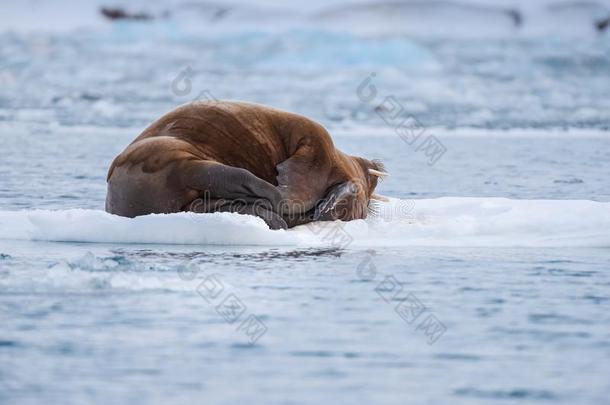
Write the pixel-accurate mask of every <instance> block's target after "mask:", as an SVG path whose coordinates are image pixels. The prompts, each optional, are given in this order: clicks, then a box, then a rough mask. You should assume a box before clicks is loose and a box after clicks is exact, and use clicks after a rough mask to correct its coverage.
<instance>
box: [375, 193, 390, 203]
mask: <svg viewBox="0 0 610 405" xmlns="http://www.w3.org/2000/svg"><path fill="white" fill-rule="evenodd" d="M371 200H377V201H383V202H390V199H389V198H388V197H386V196H383V195H380V194H371Z"/></svg>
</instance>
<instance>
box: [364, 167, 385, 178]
mask: <svg viewBox="0 0 610 405" xmlns="http://www.w3.org/2000/svg"><path fill="white" fill-rule="evenodd" d="M369 173H370V174H372V175H373V176H377V177H381V178H383V177H386V176H389V174H388V173H385V172H380V171H379V170H375V169H369Z"/></svg>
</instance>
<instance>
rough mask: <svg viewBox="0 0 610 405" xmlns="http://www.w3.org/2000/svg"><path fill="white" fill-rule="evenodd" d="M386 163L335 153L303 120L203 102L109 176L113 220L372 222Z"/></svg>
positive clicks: (118, 161)
mask: <svg viewBox="0 0 610 405" xmlns="http://www.w3.org/2000/svg"><path fill="white" fill-rule="evenodd" d="M385 175H386V173H385V172H384V168H383V165H382V163H381V162H379V161H377V160H367V159H364V158H361V157H357V156H349V155H347V154H345V153H343V152H341V151H339V150H338V149H337V148H335V146H334V144H333V141H332V138H331V136H330V134H329V133H328V132H327V130H326V129H325V128H324V127H323V126H322V125H320V124H318V123H317V122H315V121H313V120H311V119H309V118H306V117H304V116H301V115H298V114H294V113H290V112H286V111H281V110H278V109H275V108H271V107H267V106H263V105H259V104H253V103H246V102H236V101H198V102H193V103H189V104H186V105H183V106H180V107H178V108H176V109H174V110H172V111H170V112H169V113H167V114H165V115H164V116H162V117H161V118H159V119H158V120H157V121H155V122H154V123H152V124H151V125H150V126H149V127H148V128H146V129H145V130H144V132H142V133H141V134H140V135H139V136H138V137H137V138H136V139H135V140H134V141H133V142H132V143H131V144H130V145H128V146H127V148H126V149H125V150H124V151H123V152H121V153H120V154H119V155H118V156H117V157H116V158H115V159H114V161H113V162H112V164H111V166H110V169H109V170H108V177H107V182H108V190H107V195H106V211H107V212H109V213H111V214H116V215H120V216H125V217H135V216H139V215H146V214H153V213H174V212H183V211H191V212H199V213H203V212H223V211H229V212H238V213H242V214H250V215H256V216H258V217H261V218H262V219H263V220H264V221H265V222H266V223H267V225H268V226H269V227H270V228H272V229H286V228H291V227H294V226H297V225H301V224H305V223H308V222H312V221H330V220H337V219H339V220H343V221H349V220H353V219H363V218H366V216H367V213H368V212H369V211H370V210H371V208H372V205H373V204H374V201H375V200H384V199H385V198H384V197H382V196H379V195H376V194H375V193H374V191H375V188H376V187H377V183H378V179H379V178H380V177H383V176H385Z"/></svg>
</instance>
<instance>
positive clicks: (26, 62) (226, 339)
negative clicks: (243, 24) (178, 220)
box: [0, 22, 610, 404]
mask: <svg viewBox="0 0 610 405" xmlns="http://www.w3.org/2000/svg"><path fill="white" fill-rule="evenodd" d="M609 49H610V48H609V42H608V37H607V36H603V35H602V36H590V37H586V38H580V39H575V38H548V37H545V38H519V39H514V38H513V39H511V38H508V39H507V38H500V39H497V38H486V39H480V38H479V39H453V40H448V39H445V40H439V39H428V40H422V39H409V38H406V37H404V36H396V37H390V38H388V37H387V36H383V37H380V38H366V39H362V38H361V37H359V36H358V35H355V34H350V33H339V34H338V33H330V32H325V31H324V30H319V29H318V28H316V29H315V30H314V29H311V30H302V29H299V30H292V31H288V32H285V31H282V32H281V33H274V32H271V33H270V32H258V33H257V32H242V33H238V34H235V33H230V34H227V33H221V34H218V33H215V34H214V35H210V36H202V35H201V34H197V35H193V34H188V35H187V34H185V33H183V32H182V31H181V29H180V27H179V26H178V27H177V26H176V25H174V24H172V23H171V22H168V23H160V24H158V25H154V24H153V25H143V26H139V25H137V24H136V25H133V24H119V25H116V26H113V27H111V28H107V29H105V30H103V31H102V32H98V31H95V30H93V31H87V30H84V31H75V32H69V33H64V32H55V33H35V34H32V33H24V32H19V31H16V32H2V33H0V73H1V76H0V78H1V83H2V87H1V88H0V140H1V143H2V146H1V147H2V150H1V155H0V210H2V211H3V212H4V211H13V210H28V211H31V210H35V209H53V210H64V209H69V208H87V209H103V202H104V197H105V176H106V169H107V167H108V165H109V163H110V162H111V160H112V159H113V157H114V156H115V155H116V154H117V153H118V152H120V151H121V150H122V149H123V148H124V146H125V145H127V144H128V143H129V142H130V141H131V140H132V139H133V138H134V137H135V136H137V135H138V133H139V131H141V130H142V129H143V127H144V126H146V125H147V124H148V123H150V122H151V121H152V120H154V119H155V118H157V117H158V116H159V115H160V114H162V113H163V112H165V111H167V110H169V109H170V108H172V107H174V106H175V105H177V104H180V103H184V102H189V101H191V100H193V99H195V98H198V97H199V98H201V97H207V95H208V94H211V95H212V96H214V97H218V98H239V99H245V100H249V101H254V102H261V103H266V104H270V105H274V106H276V107H281V108H285V109H289V110H292V111H296V112H300V113H302V114H305V115H309V116H311V117H313V118H316V119H318V120H319V121H320V122H322V123H323V124H325V125H326V126H327V127H328V128H329V130H330V131H331V133H333V134H335V133H336V134H337V135H336V137H335V140H336V142H337V144H338V145H339V147H340V148H342V149H343V150H345V151H348V152H350V153H354V154H359V155H363V156H367V157H371V158H381V159H382V160H384V161H385V163H386V165H387V167H388V170H389V171H390V172H391V173H392V176H391V177H390V178H389V179H387V180H386V181H385V182H384V183H382V184H381V186H380V189H379V190H380V191H381V192H382V193H384V194H387V195H390V196H393V197H400V198H409V199H421V198H435V197H442V196H472V197H509V198H515V199H528V200H529V199H582V200H594V201H605V202H607V201H610V191H609V190H610V187H609V186H610V183H609V180H608V173H609V172H610V138H609V137H608V134H607V132H604V130H607V129H608V127H609V125H610V124H609V121H610V115H609V111H610V105H609V104H608V103H609V102H608V97H607V94H609V92H610V78H609V76H608V72H609V70H608V69H609V67H610V50H609ZM189 68H190V71H189V72H190V73H188V75H187V78H188V80H189V81H188V82H183V81H180V80H182V79H184V77H182V78H181V79H180V80H178V81H177V78H180V75H181V72H184V71H185V70H186V69H189ZM371 73H374V74H375V77H374V85H375V86H376V89H377V90H378V98H377V99H376V102H374V103H368V104H367V103H363V101H362V100H361V99H360V98H359V96H358V93H357V89H358V86H359V85H360V84H361V83H362V81H363V80H365V79H366V78H367V77H368V76H369V75H370V74H371ZM185 86H186V87H185ZM389 96H392V97H394V98H395V100H397V101H398V102H399V103H400V104H401V105H402V106H403V107H404V109H405V111H404V115H405V116H407V115H411V116H414V117H416V118H417V119H418V120H419V121H420V122H421V124H422V125H424V126H425V127H426V128H428V129H429V131H430V133H434V134H436V135H437V136H438V138H439V139H440V140H441V141H442V143H443V145H444V146H445V147H446V149H447V151H446V153H445V154H444V155H443V156H442V158H441V159H439V160H438V161H437V162H436V163H435V164H434V165H432V166H431V165H429V164H428V159H427V157H426V156H425V155H424V154H422V153H421V151H420V152H418V151H416V150H414V148H412V147H410V146H409V145H407V144H405V142H403V140H401V139H400V137H399V136H397V135H394V134H393V129H392V128H391V126H388V125H387V123H385V122H384V121H383V120H382V119H381V118H380V115H379V109H377V110H375V107H376V106H377V105H378V104H380V103H381V102H382V101H383V100H384V99H385V98H386V97H389ZM439 127H442V128H444V129H443V130H435V128H439ZM471 128H475V129H476V130H471ZM451 129H459V130H460V131H461V134H462V135H466V136H462V135H460V134H456V133H453V132H451V131H450V130H451ZM505 129H512V130H513V132H510V133H502V132H501V130H505ZM565 129H567V130H569V131H567V132H564V130H565ZM533 130H535V131H534V132H535V133H533V134H532V131H533ZM576 130H580V131H583V132H582V133H576V132H575V131H576ZM435 131H437V132H435ZM469 131H472V133H476V135H473V136H469V135H472V134H471V133H470V132H469ZM367 134H371V135H375V136H374V137H372V138H370V137H367ZM528 134H529V135H528ZM589 220H590V218H589ZM83 226H85V227H86V226H87V224H83ZM405 237H406V238H408V235H405ZM609 268H610V253H609V251H608V249H607V248H595V249H594V248H570V247H567V248H539V247H538V248H534V247H530V248H527V247H522V248H515V247H496V248H476V247H468V248H459V247H452V248H446V247H442V248H441V247H415V246H414V247H409V246H408V244H407V246H403V247H391V248H380V247H370V248H366V247H350V246H348V247H347V248H311V247H304V248H298V247H297V248H292V247H278V246H262V247H261V246H259V247H247V246H170V245H137V244H136V245H133V244H131V245H130V244H87V243H58V242H56V243H51V242H40V241H27V240H20V241H16V240H8V239H7V240H0V321H1V324H2V328H1V330H0V403H6V404H39V403H50V404H51V403H62V404H82V403H100V404H101V403H117V404H122V403H125V404H126V403H132V402H134V401H139V402H142V403H159V404H162V403H179V404H186V403H206V404H243V403H256V404H259V403H260V404H301V403H333V402H334V403H342V404H343V403H345V404H361V403H384V404H398V403H401V404H403V403H414V404H439V403H455V404H472V403H485V404H489V403H498V404H504V403H511V404H512V403H515V404H526V403H527V404H529V403H564V404H574V403H582V404H604V403H606V402H607V400H608V398H610V382H609V380H608V378H607V376H608V374H609V372H610V369H609V366H608V364H610V292H609V291H610V273H609V270H608V269H609ZM211 285H212V286H216V288H215V289H214V288H212V290H213V291H212V290H209V289H206V286H207V287H210V286H211ZM218 286H222V288H220V287H218ZM210 291H212V292H210ZM216 293H217V295H215V294H216ZM212 295H214V296H213V297H212ZM225 300H227V301H225ZM229 301H231V302H233V303H234V304H235V303H236V304H237V307H235V308H237V309H236V311H237V312H235V313H233V315H234V316H237V315H239V319H237V320H234V321H233V318H232V317H231V316H229V315H227V313H226V312H223V311H222V310H223V309H226V306H223V305H224V304H226V303H227V302H229ZM223 303H224V304H223ZM235 308H234V309H235ZM223 314H224V315H225V316H228V317H229V321H233V322H228V321H227V320H225V319H224V318H223ZM234 316H233V317H234ZM252 316H253V317H254V318H252ZM252 319H255V320H256V321H257V322H259V324H257V326H258V327H259V329H256V328H254V329H253V328H252V324H244V323H243V322H244V321H247V320H252ZM261 325H263V326H261ZM248 326H250V327H249V328H248ZM253 331H256V332H257V333H255V334H254V336H253V335H251V334H250V335H249V332H250V333H252V332H253ZM252 340H256V342H255V343H254V344H251V343H252Z"/></svg>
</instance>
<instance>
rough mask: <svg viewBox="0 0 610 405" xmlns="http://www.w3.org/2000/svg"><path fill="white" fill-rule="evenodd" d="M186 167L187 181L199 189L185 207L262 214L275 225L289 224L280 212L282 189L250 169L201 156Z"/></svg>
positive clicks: (273, 227)
mask: <svg viewBox="0 0 610 405" xmlns="http://www.w3.org/2000/svg"><path fill="white" fill-rule="evenodd" d="M184 169H185V172H184V175H183V182H184V185H185V186H187V187H189V188H191V189H194V190H196V191H198V192H199V197H198V198H196V199H195V200H194V201H192V202H191V203H190V204H188V205H187V206H185V207H184V209H185V210H187V211H194V212H238V213H241V214H250V215H256V216H258V217H261V218H262V219H263V220H265V222H266V223H267V224H268V225H269V226H270V227H271V228H272V229H279V228H286V227H287V226H286V223H285V222H284V220H283V219H282V218H281V217H279V215H278V214H277V212H278V210H279V206H280V201H281V198H282V197H281V195H280V193H279V191H278V190H277V189H276V188H275V187H274V186H273V184H271V183H268V182H266V181H265V180H263V179H261V178H259V177H257V176H255V175H254V174H252V173H251V172H250V171H248V170H246V169H242V168H239V167H232V166H227V165H223V164H221V163H218V162H213V161H202V160H194V161H189V162H187V163H185V168H184Z"/></svg>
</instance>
